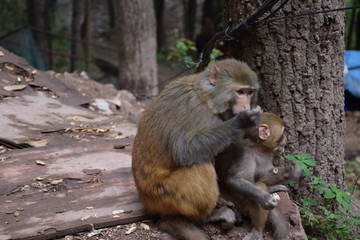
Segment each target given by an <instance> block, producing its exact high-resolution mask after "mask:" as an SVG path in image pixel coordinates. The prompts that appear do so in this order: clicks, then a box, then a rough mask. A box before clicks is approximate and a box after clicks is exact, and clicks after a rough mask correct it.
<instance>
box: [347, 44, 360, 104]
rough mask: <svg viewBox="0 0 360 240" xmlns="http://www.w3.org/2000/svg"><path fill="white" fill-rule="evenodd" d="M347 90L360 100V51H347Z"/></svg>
mask: <svg viewBox="0 0 360 240" xmlns="http://www.w3.org/2000/svg"><path fill="white" fill-rule="evenodd" d="M344 62H345V90H348V91H349V92H350V93H351V94H352V95H353V96H355V97H357V98H360V51H355V50H346V51H345V59H344Z"/></svg>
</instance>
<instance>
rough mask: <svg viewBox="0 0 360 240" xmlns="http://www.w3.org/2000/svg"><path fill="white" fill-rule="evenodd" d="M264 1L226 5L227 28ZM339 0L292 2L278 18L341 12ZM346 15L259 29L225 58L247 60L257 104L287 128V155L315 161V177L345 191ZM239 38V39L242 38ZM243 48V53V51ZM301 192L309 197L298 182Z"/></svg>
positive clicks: (231, 47) (308, 18)
mask: <svg viewBox="0 0 360 240" xmlns="http://www.w3.org/2000/svg"><path fill="white" fill-rule="evenodd" d="M262 2H263V1H256V2H255V1H249V0H242V1H231V0H225V9H226V10H225V14H224V17H225V27H227V26H229V25H230V26H231V25H233V24H237V23H239V22H240V21H241V20H242V19H243V18H244V16H245V17H246V16H249V15H250V14H251V13H252V12H253V10H254V9H256V8H257V7H258V6H259V4H261V3H262ZM343 4H344V2H343V0H335V1H325V0H323V1H317V0H313V1H311V0H302V1H301V0H293V1H289V2H288V3H287V4H286V5H285V7H284V8H283V9H282V10H280V12H279V13H278V16H286V15H293V14H299V13H304V12H310V11H319V10H327V9H334V8H339V7H342V6H343ZM343 34H344V13H343V12H333V13H326V14H316V15H312V16H306V17H300V18H299V17H297V18H292V19H288V20H278V21H274V22H270V23H268V24H260V25H258V27H257V28H256V29H254V30H253V31H252V34H251V35H249V34H247V35H245V34H244V35H241V36H240V37H239V38H238V40H239V41H237V42H234V41H232V42H229V43H227V48H226V53H227V55H228V56H229V55H230V56H231V55H232V56H234V57H237V58H240V59H242V60H245V61H246V62H248V63H249V65H250V66H252V68H253V69H254V70H255V71H256V72H257V73H258V74H259V76H260V78H261V79H262V80H263V82H262V90H261V92H260V101H259V103H260V105H261V106H262V107H263V108H264V110H266V111H270V112H273V113H276V114H279V115H280V116H282V117H283V118H284V119H285V121H286V123H287V137H288V145H287V153H288V154H297V153H302V152H306V153H309V154H311V155H312V157H313V158H314V159H315V160H317V165H316V166H315V168H314V174H315V175H316V176H321V178H323V179H324V180H326V181H328V182H329V183H331V184H336V185H337V186H341V187H342V186H343V163H344V122H345V120H344V110H343V109H344V95H343V91H344V90H343V51H344V42H343ZM242 36H243V37H242ZM244 46H245V47H246V48H244ZM300 192H301V193H302V194H304V193H306V192H307V188H306V181H300Z"/></svg>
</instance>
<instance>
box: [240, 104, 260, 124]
mask: <svg viewBox="0 0 360 240" xmlns="http://www.w3.org/2000/svg"><path fill="white" fill-rule="evenodd" d="M262 112H263V111H262V110H261V108H260V107H259V106H257V107H256V108H254V109H250V110H243V111H241V112H239V113H238V114H237V115H236V117H235V118H236V124H237V126H239V127H240V128H248V127H252V126H255V125H257V124H258V123H259V121H260V118H261V114H262Z"/></svg>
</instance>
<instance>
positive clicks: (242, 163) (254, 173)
mask: <svg viewBox="0 0 360 240" xmlns="http://www.w3.org/2000/svg"><path fill="white" fill-rule="evenodd" d="M284 129H285V123H284V121H283V120H282V119H281V118H279V117H278V116H276V115H274V114H271V113H263V114H262V116H261V120H260V123H259V124H258V125H257V126H255V127H254V128H252V129H251V130H249V131H247V132H246V133H245V135H239V137H238V139H237V140H236V141H235V142H233V143H232V144H231V145H230V147H229V148H227V149H226V150H225V151H224V152H223V153H221V154H219V155H218V156H217V157H216V161H215V168H216V173H217V176H218V183H219V188H220V192H221V195H222V197H224V198H225V199H226V200H230V201H231V202H233V203H234V205H235V209H236V211H237V214H241V215H243V216H248V217H250V220H251V224H252V226H253V227H252V230H251V232H250V233H249V234H247V235H246V237H245V238H244V239H245V240H261V239H263V237H262V234H263V230H264V228H265V224H266V222H267V221H269V222H270V223H271V224H272V226H273V228H274V237H275V239H277V240H278V239H285V238H286V237H287V235H288V222H287V220H286V219H285V217H284V216H283V215H282V213H281V212H280V210H279V209H278V208H277V207H276V206H277V199H276V196H274V195H273V194H272V193H273V192H276V191H284V190H285V191H286V190H287V187H285V186H284V185H282V183H284V182H286V181H288V180H296V179H298V178H299V177H300V173H301V169H300V168H299V167H295V166H294V164H291V165H289V166H285V167H274V165H273V158H274V155H275V154H279V153H283V152H284V147H285V144H286V137H285V135H284Z"/></svg>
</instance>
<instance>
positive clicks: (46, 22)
mask: <svg viewBox="0 0 360 240" xmlns="http://www.w3.org/2000/svg"><path fill="white" fill-rule="evenodd" d="M26 3H27V11H28V24H29V26H30V27H33V28H36V29H37V30H33V31H32V32H33V35H34V39H35V41H36V44H37V46H38V47H39V49H40V50H41V51H42V57H43V59H44V63H45V67H46V68H47V69H50V68H51V66H52V56H51V38H50V36H49V35H48V34H45V33H43V32H39V31H38V30H39V29H43V30H45V31H48V32H50V18H49V9H50V8H51V6H52V4H53V3H52V2H51V1H49V0H27V2H26Z"/></svg>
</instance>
